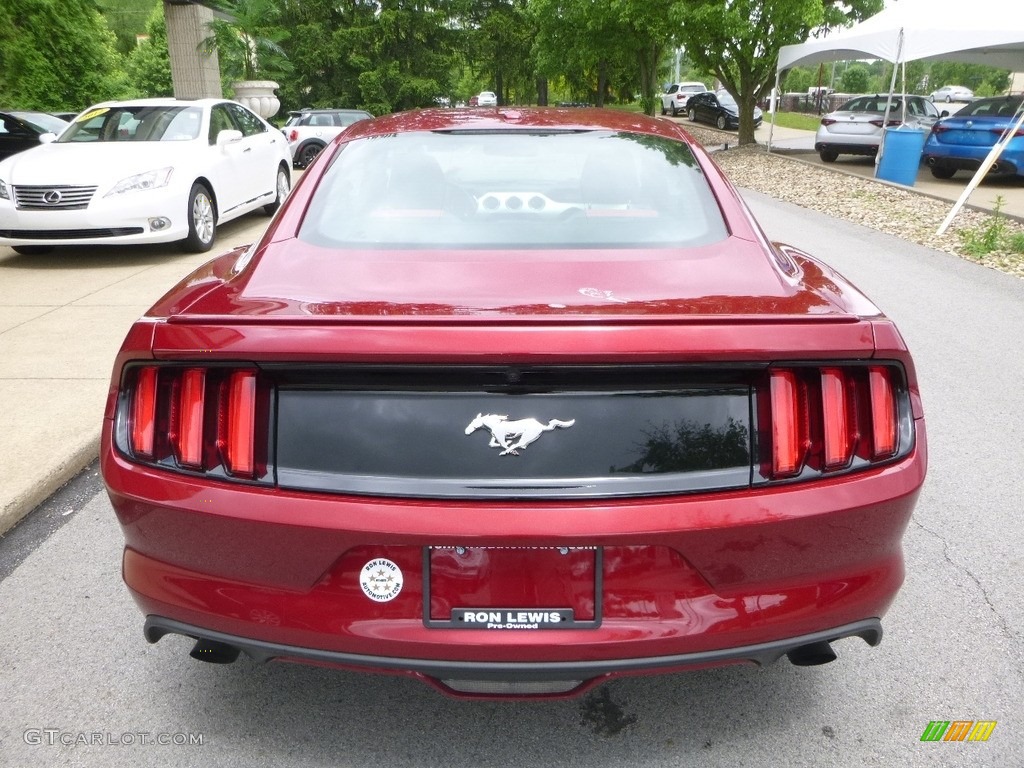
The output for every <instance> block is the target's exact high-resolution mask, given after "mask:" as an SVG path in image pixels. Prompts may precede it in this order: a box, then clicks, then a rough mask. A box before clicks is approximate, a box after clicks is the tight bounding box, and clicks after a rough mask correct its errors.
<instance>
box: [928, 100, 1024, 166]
mask: <svg viewBox="0 0 1024 768" xmlns="http://www.w3.org/2000/svg"><path fill="white" fill-rule="evenodd" d="M1021 101H1022V98H1021V96H1019V95H1017V96H996V97H994V98H990V99H978V100H977V101H974V102H972V103H970V104H968V105H967V106H966V107H964V108H963V109H961V110H960V111H959V112H957V113H956V114H955V115H952V116H950V117H945V118H943V119H942V120H940V121H939V122H937V123H935V125H934V126H932V130H931V133H929V134H928V138H927V139H926V140H925V143H924V152H923V153H922V155H921V159H922V160H923V161H924V163H925V164H926V165H927V166H928V167H929V168H930V169H931V172H932V176H934V177H935V178H937V179H951V178H953V175H954V174H955V173H956V172H957V171H971V172H974V171H976V170H978V168H980V167H981V163H982V161H984V160H985V158H986V157H987V156H988V153H989V151H990V150H991V149H992V147H993V146H994V145H995V143H996V142H997V141H999V139H1000V138H1001V137H1002V136H1003V134H1004V133H1006V132H1007V131H1009V130H1011V129H1012V128H1013V126H1014V125H1015V124H1016V122H1017V118H1018V117H1019V114H1018V112H1019V111H1020V109H1021ZM989 173H990V174H992V175H1003V176H1014V175H1016V176H1024V134H1022V133H1021V132H1019V131H1018V132H1017V133H1016V134H1014V136H1013V137H1012V138H1011V139H1010V140H1009V142H1008V143H1007V144H1006V146H1005V147H1004V148H1003V151H1002V152H1001V153H1000V155H999V158H998V159H997V160H996V162H995V165H993V166H992V169H991V170H990V171H989Z"/></svg>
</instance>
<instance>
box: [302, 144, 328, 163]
mask: <svg viewBox="0 0 1024 768" xmlns="http://www.w3.org/2000/svg"><path fill="white" fill-rule="evenodd" d="M324 146H325V145H324V144H320V143H319V142H316V141H310V142H307V143H306V144H303V145H302V146H301V147H299V151H298V152H296V153H295V167H296V168H308V167H309V164H310V163H312V162H313V161H314V160H316V156H317V155H319V154H320V151H321V150H322V149H323V148H324Z"/></svg>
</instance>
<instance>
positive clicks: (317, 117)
mask: <svg viewBox="0 0 1024 768" xmlns="http://www.w3.org/2000/svg"><path fill="white" fill-rule="evenodd" d="M371 117H373V115H371V114H370V113H369V112H366V111H365V110H362V109H302V110H298V111H294V112H289V113H288V120H287V121H286V122H285V124H284V127H283V128H282V129H281V131H282V132H283V133H284V135H285V137H286V138H287V139H288V149H289V150H290V151H291V153H292V165H293V166H294V167H295V168H306V167H307V166H308V165H309V164H310V163H311V162H313V161H314V160H315V159H316V156H317V155H319V154H320V150H322V149H323V148H324V147H325V146H327V144H328V143H329V142H330V141H331V140H333V139H334V137H335V136H337V135H338V134H339V133H341V132H342V131H343V130H345V129H346V128H348V127H349V126H350V125H352V123H355V122H358V121H359V120H368V119H369V118H371Z"/></svg>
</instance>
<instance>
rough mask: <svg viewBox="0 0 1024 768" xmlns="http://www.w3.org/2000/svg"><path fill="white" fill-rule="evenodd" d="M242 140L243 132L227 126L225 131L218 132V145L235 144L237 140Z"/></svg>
mask: <svg viewBox="0 0 1024 768" xmlns="http://www.w3.org/2000/svg"><path fill="white" fill-rule="evenodd" d="M241 140H242V132H241V131H234V130H230V129H227V128H225V129H224V130H223V131H221V132H220V133H218V134H217V146H218V147H223V146H224V145H226V144H234V143H235V142H236V141H241Z"/></svg>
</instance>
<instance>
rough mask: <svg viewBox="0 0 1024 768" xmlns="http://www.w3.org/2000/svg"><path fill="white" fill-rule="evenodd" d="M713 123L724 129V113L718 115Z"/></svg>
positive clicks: (719, 128) (721, 129)
mask: <svg viewBox="0 0 1024 768" xmlns="http://www.w3.org/2000/svg"><path fill="white" fill-rule="evenodd" d="M715 125H717V126H718V130H720V131H724V130H725V115H719V116H718V120H716V121H715Z"/></svg>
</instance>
